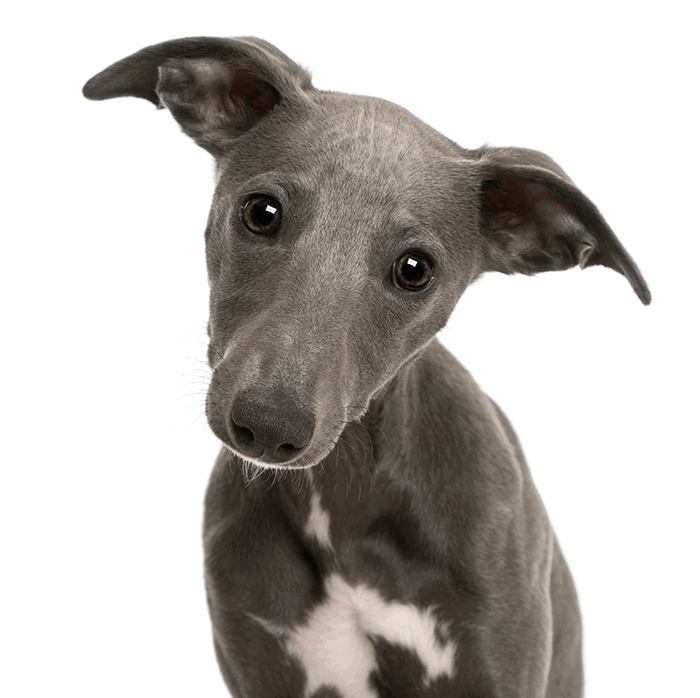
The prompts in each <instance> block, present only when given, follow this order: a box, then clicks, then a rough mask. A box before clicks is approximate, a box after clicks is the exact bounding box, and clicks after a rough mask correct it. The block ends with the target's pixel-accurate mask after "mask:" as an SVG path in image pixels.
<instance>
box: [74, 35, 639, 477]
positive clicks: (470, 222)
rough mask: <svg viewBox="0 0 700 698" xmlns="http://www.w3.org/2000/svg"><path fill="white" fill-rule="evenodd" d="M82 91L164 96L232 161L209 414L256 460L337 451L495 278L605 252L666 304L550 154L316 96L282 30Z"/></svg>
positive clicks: (215, 226)
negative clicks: (475, 285) (464, 301)
mask: <svg viewBox="0 0 700 698" xmlns="http://www.w3.org/2000/svg"><path fill="white" fill-rule="evenodd" d="M85 94H86V96H88V97H91V98H95V99H104V98H107V97H113V96H122V95H126V94H130V95H135V96H141V97H145V98H147V99H150V100H151V101H153V102H154V103H156V104H161V103H162V104H164V105H165V106H166V107H168V109H169V110H170V111H171V112H172V114H173V116H174V117H175V118H176V119H177V120H178V122H179V123H180V125H181V126H182V128H183V130H184V131H185V132H186V133H187V134H188V135H190V136H191V137H192V138H194V139H195V141H197V142H198V143H199V144H200V145H201V146H202V147H204V148H206V149H207V150H209V151H210V152H211V153H212V154H213V155H214V157H215V158H216V161H217V185H216V193H215V196H214V202H213V205H212V209H211V212H210V216H209V222H208V226H207V231H206V243H207V266H208V273H209V283H210V321H209V333H210V348H209V361H210V364H211V366H212V369H213V376H212V381H211V385H210V389H209V395H208V400H207V415H208V419H209V423H210V425H211V427H212V429H213V431H214V432H215V433H216V435H217V436H218V437H219V438H220V439H221V441H222V442H223V443H224V444H225V445H226V446H228V447H229V448H230V449H231V450H232V451H234V452H235V453H237V454H238V455H239V456H241V457H243V458H244V459H247V460H249V461H253V462H255V463H257V464H261V465H268V466H270V465H274V466H278V467H290V468H303V467H309V466H312V465H315V464H316V463H318V462H319V461H320V460H322V459H323V458H324V457H325V456H326V455H327V454H328V453H329V452H330V451H331V450H332V449H333V447H334V444H335V443H336V441H337V439H338V438H339V437H340V435H341V433H342V431H343V429H344V427H345V424H347V423H348V422H349V421H353V420H357V419H358V418H359V417H361V416H362V414H363V413H364V412H365V411H366V410H367V408H368V406H369V404H370V402H371V401H372V399H373V398H374V397H375V396H377V395H378V394H379V393H380V392H381V391H382V390H384V389H385V388H386V386H387V385H388V384H389V383H390V381H391V380H392V379H393V378H394V377H395V376H396V375H397V373H398V372H399V370H400V368H401V367H402V366H403V365H404V364H406V363H407V362H410V361H411V360H412V358H413V357H415V356H416V355H417V354H418V353H419V352H420V351H421V349H423V348H424V347H425V346H426V345H427V344H428V343H429V342H430V341H431V340H432V338H433V337H434V336H435V334H436V333H437V332H438V330H440V329H441V328H442V327H443V326H444V324H445V323H446V322H447V319H448V318H449V316H450V313H451V312H452V310H453V309H454V306H455V305H456V303H457V301H458V299H459V297H460V296H461V294H462V292H463V291H464V289H465V288H466V286H467V285H468V284H469V283H471V282H472V281H473V280H474V279H476V278H477V277H478V276H479V275H480V274H481V273H483V272H484V271H489V270H497V271H502V272H506V273H510V272H513V271H519V272H523V273H535V272H538V271H545V270H548V269H564V268H568V267H571V266H573V265H575V264H581V265H582V266H588V265H590V264H604V265H606V266H609V267H611V268H613V269H615V270H617V271H619V272H620V273H623V274H624V275H625V276H627V278H628V279H629V280H630V282H631V283H632V285H633V287H634V288H635V290H636V291H637V293H638V295H639V296H640V298H641V299H642V300H643V301H644V302H648V301H649V295H648V290H647V289H646V285H645V284H644V281H643V279H642V278H641V276H640V275H639V272H638V270H637V269H636V267H635V266H634V263H633V262H632V260H631V259H630V258H629V255H627V253H626V252H625V250H624V248H622V246H621V245H620V243H619V242H618V241H617V239H616V238H615V236H614V234H613V233H612V231H610V229H609V228H608V226H607V224H606V223H605V221H604V220H603V219H602V217H601V216H600V214H599V213H598V212H597V210H596V209H595V207H594V206H593V205H592V204H591V203H590V201H588V199H586V198H585V197H584V196H583V195H582V194H581V193H580V192H579V191H578V189H576V188H575V187H574V186H573V184H571V182H570V181H569V180H568V178H567V177H566V175H565V174H564V173H563V172H562V171H561V170H560V169H559V168H558V166H557V165H556V164H554V163H553V162H552V161H551V160H550V159H549V158H547V157H546V156H544V155H542V154H540V153H536V152H534V151H526V150H520V149H501V150H496V149H481V150H479V151H473V152H469V151H465V150H463V149H461V148H459V147H458V146H457V145H456V144H454V143H452V142H451V141H449V140H448V139H446V138H444V137H443V136H441V135H440V134H438V133H436V132H435V131H433V130H432V129H430V128H429V127H428V126H426V125H425V124H423V123H422V122H421V121H419V120H418V119H416V118H415V117H413V116H412V115H411V114H409V113H408V112H406V111H405V110H403V109H401V108H399V107H397V106H395V105H393V104H390V103H388V102H384V101H382V100H377V99H370V98H363V97H351V96H347V95H341V94H334V93H325V92H320V91H317V90H315V89H314V88H313V87H312V86H311V82H310V79H309V77H308V75H307V74H306V73H305V72H304V71H303V70H301V68H299V67H298V66H297V65H296V64H294V63H293V62H292V61H291V60H289V59H288V58H287V57H286V56H284V54H282V53H281V52H279V51H278V50H277V49H275V48H274V47H272V46H270V45H269V44H266V43H265V42H261V41H259V40H252V39H243V40H222V39H185V40H179V41H174V42H167V43H165V44H160V45H158V46H154V47H149V48H147V49H144V50H143V51H141V52H139V53H137V54H135V55H134V56H130V57H129V58H127V59H124V60H123V61H120V62H119V63H116V64H115V65H113V66H111V67H110V68H108V69H107V70H106V71H103V73H101V74H99V75H97V76H95V78H93V79H92V80H91V81H90V82H89V83H88V84H87V85H86V87H85Z"/></svg>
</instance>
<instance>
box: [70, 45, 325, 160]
mask: <svg viewBox="0 0 700 698" xmlns="http://www.w3.org/2000/svg"><path fill="white" fill-rule="evenodd" d="M312 89H313V87H312V85H311V77H310V76H309V74H308V73H307V72H306V71H305V70H304V69H303V68H301V66H299V65H297V64H296V63H294V61H292V60H291V59H290V58H288V57H287V56H286V55H285V54H284V53H282V52H281V51H280V50H279V49H277V48H275V47H274V46H272V44H269V43H267V42H266V41H263V40H261V39H255V38H239V39H219V38H210V37H194V38H187V39H176V40H174V41H166V42H164V43H162V44H156V45H154V46H148V47H146V48H144V49H142V50H141V51H138V52H137V53H134V54H133V55H131V56H128V57H127V58H124V59H122V60H121V61H118V62H117V63H114V64H113V65H111V66H109V68H106V69H105V70H103V71H102V72H101V73H98V74H97V75H95V76H94V77H93V78H91V79H90V80H88V82H87V83H86V84H85V86H84V87H83V95H85V97H87V98H88V99H111V98H113V97H141V98H143V99H147V100H149V101H150V102H153V104H155V105H156V106H157V107H159V108H160V107H163V106H165V107H167V108H168V109H169V110H170V112H171V113H172V115H173V116H174V117H175V119H176V120H177V121H178V123H179V124H180V126H181V127H182V130H183V131H184V132H185V133H186V134H187V135H188V136H190V137H191V138H193V139H194V140H195V141H196V142H197V143H198V144H199V145H201V146H202V147H203V148H205V149H206V150H208V151H209V152H211V153H212V154H213V155H215V156H216V155H219V154H221V152H222V151H223V150H225V148H226V145H227V143H230V141H231V139H232V138H236V137H237V136H238V135H240V134H241V133H242V132H244V131H247V130H248V129H250V128H252V127H253V126H254V125H255V124H256V123H257V122H258V121H260V120H261V119H264V118H265V117H266V116H267V115H268V114H269V113H270V112H271V111H272V110H273V109H275V107H277V106H278V105H279V104H282V103H284V102H288V103H293V102H296V103H299V101H300V100H303V95H304V93H305V92H308V91H310V90H312Z"/></svg>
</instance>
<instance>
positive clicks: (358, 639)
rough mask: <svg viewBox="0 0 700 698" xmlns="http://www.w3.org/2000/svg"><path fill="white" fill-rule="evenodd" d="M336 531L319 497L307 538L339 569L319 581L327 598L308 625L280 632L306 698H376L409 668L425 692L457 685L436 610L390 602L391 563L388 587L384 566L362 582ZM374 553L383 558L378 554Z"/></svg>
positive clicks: (449, 641)
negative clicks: (331, 694) (321, 696)
mask: <svg viewBox="0 0 700 698" xmlns="http://www.w3.org/2000/svg"><path fill="white" fill-rule="evenodd" d="M332 524H333V521H332V513H331V512H330V511H329V510H328V509H326V508H324V506H323V504H322V500H321V497H320V495H319V493H318V492H315V491H314V492H312V494H311V497H310V501H309V507H308V513H307V516H306V521H305V525H304V531H303V535H304V537H305V538H306V540H307V542H308V543H309V544H310V545H311V546H314V547H316V549H319V548H320V549H321V550H322V551H323V554H324V556H325V558H326V560H332V561H335V562H336V564H334V565H333V564H332V565H329V566H328V568H327V569H326V570H325V571H324V572H323V573H322V576H321V584H322V587H323V594H322V597H321V599H320V600H319V601H318V602H317V603H316V604H315V605H314V606H312V607H311V608H310V610H309V612H308V614H307V615H306V617H305V618H304V619H303V621H302V622H300V623H299V624H297V625H296V626H294V627H292V628H285V629H277V630H276V634H277V636H278V638H279V640H280V642H281V643H282V645H283V647H284V649H285V651H286V652H287V653H288V654H289V655H290V656H291V657H293V658H294V659H295V660H296V661H297V663H298V664H299V665H300V666H301V667H302V669H303V671H304V674H305V678H306V682H305V685H306V690H305V696H307V697H311V696H313V695H314V693H315V692H316V691H318V690H319V689H321V688H323V687H326V688H333V689H335V692H336V693H337V694H339V695H340V696H343V697H344V698H376V696H377V695H378V693H377V691H376V688H375V685H376V682H377V681H382V680H386V679H387V678H388V677H389V676H390V675H391V674H393V673H395V672H394V671H392V668H394V669H395V668H397V667H398V666H401V667H402V671H404V672H405V671H406V667H411V670H412V673H413V674H414V676H415V678H416V680H417V681H418V685H420V684H422V685H423V686H424V687H425V688H429V687H431V686H433V685H434V684H435V683H436V682H438V681H444V680H445V679H447V680H449V679H450V678H452V677H454V675H455V666H456V659H455V654H456V650H457V646H456V642H455V638H454V637H453V636H452V635H451V633H450V624H449V623H448V622H445V621H444V620H442V619H441V617H440V614H439V608H438V605H437V603H436V604H428V605H426V604H424V603H418V602H413V601H407V600H406V598H404V599H402V600H397V599H396V598H392V596H393V594H392V592H391V584H390V583H388V579H389V578H390V577H391V576H395V572H396V567H395V565H392V563H391V561H390V560H389V559H388V558H387V560H386V564H387V568H386V570H385V572H386V573H387V583H384V582H383V581H382V580H383V577H382V568H381V561H376V567H375V568H374V572H375V573H371V571H370V572H369V573H368V570H371V568H368V567H365V568H364V572H365V574H364V575H363V573H362V571H360V573H359V575H358V570H361V569H362V568H361V567H360V566H359V564H355V562H354V561H353V557H352V555H351V556H350V557H348V556H344V555H343V553H342V551H339V550H336V549H335V547H334V536H332V535H331V528H332ZM335 539H336V541H337V539H338V536H335ZM373 552H374V553H376V555H377V556H378V557H381V551H379V550H374V551H373ZM365 553H367V551H366V550H365ZM363 576H364V577H365V578H364V579H363ZM368 577H371V579H369V578H368ZM394 583H395V580H394Z"/></svg>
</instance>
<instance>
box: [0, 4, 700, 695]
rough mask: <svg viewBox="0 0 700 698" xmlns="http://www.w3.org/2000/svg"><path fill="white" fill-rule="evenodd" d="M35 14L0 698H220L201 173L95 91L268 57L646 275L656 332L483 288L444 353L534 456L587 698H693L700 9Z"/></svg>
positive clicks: (505, 283) (600, 306) (571, 278)
mask: <svg viewBox="0 0 700 698" xmlns="http://www.w3.org/2000/svg"><path fill="white" fill-rule="evenodd" d="M482 5H483V7H485V8H487V9H483V7H482ZM652 7H653V8H658V9H649V8H652ZM23 8H24V9H22V10H14V13H15V15H14V17H12V16H9V15H8V14H7V13H8V11H7V10H6V16H5V19H6V20H7V21H5V20H3V25H4V32H3V34H4V38H3V42H2V46H1V48H0V50H2V54H3V55H2V66H3V67H2V70H3V78H2V81H3V85H2V87H3V90H2V95H3V96H2V100H3V107H2V116H1V117H0V118H2V122H3V129H2V130H3V134H4V138H3V150H2V152H3V158H2V160H3V166H2V177H3V179H4V185H3V187H2V191H3V205H2V208H1V209H0V215H1V216H2V255H1V260H2V261H1V264H2V274H1V276H0V283H1V284H2V294H1V296H0V298H2V326H3V340H2V345H1V346H2V371H3V380H2V388H3V389H2V422H1V423H2V434H3V435H2V439H1V443H0V449H2V452H1V453H0V457H1V460H2V464H1V468H2V469H1V471H0V477H1V478H2V480H1V482H0V517H2V521H1V522H0V524H1V528H0V535H1V536H2V540H1V546H2V547H1V555H2V566H3V569H2V573H1V574H0V585H1V586H2V589H1V591H0V604H1V610H0V613H1V616H0V618H1V619H0V642H1V643H2V647H0V661H1V663H2V669H1V670H0V693H1V694H2V695H4V696H11V697H13V698H14V697H20V696H32V697H34V696H49V695H51V696H54V695H70V696H74V697H76V698H78V697H84V696H105V697H110V696H139V697H140V696H148V697H152V696H168V697H169V698H173V697H176V696H222V697H223V696H226V695H227V693H226V690H225V688H224V685H223V682H222V680H221V679H220V677H219V672H218V668H217V666H216V663H215V659H214V654H213V650H212V647H211V640H210V630H209V621H208V617H207V610H206V606H205V599H204V590H203V582H202V571H201V569H202V554H201V551H200V541H199V530H200V522H201V512H202V498H203V494H204V489H205V486H206V482H207V478H208V475H209V470H210V468H211V465H212V463H213V460H214V458H215V454H216V452H217V450H218V446H217V443H216V441H215V439H214V437H213V436H211V435H210V434H209V432H208V427H207V425H206V420H205V419H204V417H203V406H202V401H203V397H204V391H205V389H206V382H207V378H206V377H207V371H206V369H205V366H204V363H203V359H204V353H205V342H206V335H205V322H206V317H207V284H206V277H205V270H204V254H203V230H204V224H205V220H206V215H207V210H208V205H209V201H210V197H211V193H212V181H213V178H212V166H211V162H210V159H209V156H208V155H207V154H206V153H205V152H204V151H202V150H200V149H198V148H197V147H196V146H195V145H193V144H192V143H191V142H189V141H188V139H187V138H185V137H184V136H182V135H181V134H180V133H179V131H178V128H177V126H176V124H175V123H174V121H173V120H172V119H171V118H170V116H169V114H168V113H167V112H165V111H160V112H157V111H156V110H155V109H154V108H153V106H152V105H150V104H149V103H147V102H145V101H142V100H134V99H124V100H115V101H111V102H104V103H94V102H88V101H86V100H84V99H83V98H82V96H81V87H82V85H83V83H84V82H85V80H87V79H88V78H89V77H91V76H92V75H93V74H94V73H96V72H98V71H100V70H102V69H103V68H104V67H106V66H107V65H108V64H110V63H112V62H113V61H115V60H117V59H119V58H122V57H124V56H126V55H128V54H130V53H132V52H133V51H135V50H138V49H140V48H142V47H143V46H146V45H148V44H153V43H156V42H159V41H163V40H166V39H171V38H178V37H181V36H187V35H223V36H235V35H256V36H261V37H263V38H266V39H267V40H269V41H271V42H273V43H274V44H276V45H277V46H279V47H280V48H281V49H282V50H283V51H285V52H286V53H288V54H289V55H290V56H291V57H292V58H294V59H295V60H297V61H298V62H300V63H302V64H303V65H305V66H309V67H310V68H311V69H312V71H313V74H314V83H315V85H316V86H317V87H319V88H323V89H333V90H337V91H342V92H354V93H360V94H370V95H376V96H381V97H385V98H387V99H390V100H392V101H395V102H398V103H400V104H402V105H403V106H405V107H407V108H408V109H410V110H411V111H413V112H414V113H415V114H416V115H418V116H419V117H420V118H422V119H423V120H425V121H427V122H428V123H429V124H431V125H432V126H434V127H436V128H437V129H438V130H440V131H442V132H443V133H445V134H446V135H448V136H449V137H451V138H452V139H454V140H456V141H457V142H459V143H460V144H461V145H463V146H465V147H469V148H471V147H477V146H479V145H481V144H483V143H484V142H489V143H492V144H494V145H520V146H527V147H530V148H536V149H540V150H543V151H545V152H546V153H548V154H549V155H551V156H552V157H553V158H554V159H555V160H556V161H558V162H559V163H560V164H561V165H562V166H563V167H564V169H565V170H566V171H567V172H568V173H569V175H570V176H571V177H572V178H573V180H574V181H575V182H576V183H577V184H578V185H579V186H580V187H581V189H582V190H583V191H584V192H585V193H586V194H587V195H588V196H589V197H590V198H591V199H592V200H593V201H594V202H595V203H596V204H597V205H598V207H599V208H600V209H601V211H602V212H603V213H604V215H605V216H606V218H607V219H608V221H609V222H610V224H611V225H612V227H613V229H614V230H615V231H616V232H617V234H618V236H619V237H620V239H621V240H622V241H623V243H624V244H625V245H626V247H627V249H628V250H629V251H630V253H631V254H632V256H633V257H634V258H635V259H636V261H637V263H638V264H639V266H640V268H641V269H642V271H643V273H644V275H645V277H646V279H647V281H648V282H649V285H650V287H651V290H652V293H653V294H654V301H653V303H652V305H651V306H650V307H646V308H645V307H643V306H642V305H641V303H639V301H638V300H637V298H636V297H635V295H634V293H633V292H632V290H631V288H630V287H629V285H628V284H627V282H626V281H625V279H624V278H623V277H622V276H620V275H618V274H615V273H614V272H612V271H610V270H607V269H602V268H593V269H589V270H586V271H585V272H581V271H579V270H573V271H570V272H567V273H563V274H545V275H542V276H539V277H536V278H515V277H505V276H502V275H492V276H490V277H489V278H485V279H484V280H482V281H480V282H479V283H477V284H476V285H475V286H474V287H473V288H471V289H469V290H468V291H467V293H466V295H465V297H464V298H463V300H462V302H461V304H460V306H459V307H458V309H457V311H456V312H455V314H454V316H453V318H452V320H451V322H450V324H449V326H448V328H447V329H446V330H445V331H444V332H443V334H442V338H443V340H444V342H445V343H446V344H447V345H448V346H449V347H450V348H451V349H452V350H453V351H454V352H455V353H456V354H457V355H458V356H459V357H460V359H461V360H462V361H463V362H464V363H465V364H466V365H467V366H468V367H469V369H470V370H471V371H472V373H473V374H474V376H475V377H476V379H477V380H478V381H479V382H480V384H481V385H482V387H483V388H484V389H485V390H486V391H487V392H488V393H489V394H490V395H491V396H492V397H494V398H495V399H496V400H497V402H499V403H500V405H501V406H502V407H503V409H504V410H505V411H506V413H507V414H508V415H509V417H510V418H511V420H512V422H513V423H514V425H515V427H516V430H517V431H518V434H519V435H520V438H521V440H522V443H523V446H524V448H525V452H526V454H527V456H528V459H529V462H530V465H531V469H532V471H533V475H534V478H535V481H536V483H537V484H538V487H539V489H540V491H541V493H542V496H543V499H544V501H545V503H546V505H547V508H548V510H549V513H550V516H551V519H552V521H553V522H554V525H555V528H556V530H557V533H558V535H559V538H560V540H561V543H562V547H563V549H564V551H565V554H566V556H567V558H568V560H569V563H570V566H571V568H572V570H573V574H574V577H575V579H576V582H577V585H578V589H579V593H580V597H581V604H582V607H583V615H584V622H585V630H586V667H587V680H588V695H589V696H596V697H602V698H605V697H607V696H611V697H612V696H615V697H618V696H635V697H636V698H641V697H644V696H661V695H681V696H689V695H699V694H698V684H697V657H698V652H699V650H700V647H699V646H698V634H697V627H698V623H700V617H699V613H698V601H697V595H698V589H700V579H699V575H698V569H697V556H698V555H697V553H698V542H697V538H698V528H699V527H698V516H697V509H698V507H697V504H696V502H697V499H698V495H697V490H698V484H700V481H699V478H698V466H699V465H700V458H699V456H698V447H697V441H698V416H699V415H698V408H697V396H698V388H699V387H700V386H699V381H698V370H697V361H698V356H700V346H699V344H700V342H699V341H698V328H697V326H698V307H697V306H698V296H699V292H698V281H697V272H696V265H697V258H698V252H699V251H700V246H699V244H698V239H699V232H700V231H699V227H700V226H699V225H698V175H697V173H698V167H697V162H698V155H699V153H698V138H697V127H698V107H697V100H698V97H697V94H698V67H699V62H698V52H697V50H696V47H697V19H696V18H694V17H695V16H696V15H695V12H694V11H693V15H692V16H691V14H690V12H691V4H690V3H687V2H674V1H669V2H664V3H659V4H656V3H655V4H653V5H652V4H651V3H631V2H625V3H623V4H619V3H615V2H610V0H607V1H605V2H601V3H598V2H586V3H580V4H577V5H574V4H572V3H560V2H559V3H551V4H543V3H540V2H527V3H525V2H518V3H508V2H492V3H476V2H459V3H457V2H454V0H451V1H450V2H442V1H441V0H432V1H431V2H425V3H419V4H415V5H410V4H408V3H396V4H395V5H394V6H393V7H392V5H390V4H386V3H381V2H378V1H375V2H361V1H360V2H353V3H347V4H345V5H343V6H342V7H341V6H338V5H336V4H334V3H330V2H318V3H314V2H304V0H302V1H301V2H290V1H289V0H285V1H284V2H272V1H271V0H268V1H267V2H255V3H244V2H207V1H206V0H201V1H200V2H197V3H178V2H167V3H165V2H164V3H149V2H131V1H129V0H123V1H122V2H120V3H114V4H112V3H110V4H100V3H98V4H95V3H82V2H79V3H78V2H71V1H70V0H68V1H67V2H63V3H43V6H42V4H41V3H40V4H29V3H27V4H24V5H23ZM686 8H688V11H687V12H686Z"/></svg>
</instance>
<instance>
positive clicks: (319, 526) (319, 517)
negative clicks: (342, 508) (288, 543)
mask: <svg viewBox="0 0 700 698" xmlns="http://www.w3.org/2000/svg"><path fill="white" fill-rule="evenodd" d="M304 533H306V535H307V536H309V537H310V538H315V539H316V540H317V541H318V542H319V543H320V544H321V545H322V546H324V547H325V548H329V549H330V548H332V547H333V546H332V544H331V517H330V514H329V513H328V512H327V511H326V510H325V509H324V508H323V507H322V506H321V495H320V494H319V493H318V492H313V493H312V494H311V502H310V504H309V518H308V519H307V520H306V524H305V525H304Z"/></svg>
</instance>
